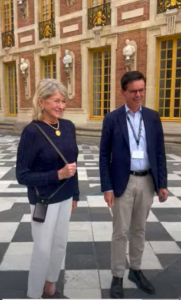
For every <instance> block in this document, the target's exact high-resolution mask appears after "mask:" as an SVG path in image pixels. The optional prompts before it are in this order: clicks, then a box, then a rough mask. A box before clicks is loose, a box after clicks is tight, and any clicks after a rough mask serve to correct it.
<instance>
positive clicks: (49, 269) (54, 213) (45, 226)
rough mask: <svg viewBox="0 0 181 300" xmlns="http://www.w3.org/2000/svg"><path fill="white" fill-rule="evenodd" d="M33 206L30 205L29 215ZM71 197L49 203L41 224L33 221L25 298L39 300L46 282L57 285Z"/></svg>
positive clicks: (67, 227)
mask: <svg viewBox="0 0 181 300" xmlns="http://www.w3.org/2000/svg"><path fill="white" fill-rule="evenodd" d="M34 208H35V206H34V205H31V215H33V211H34ZM71 208H72V198H71V199H68V200H65V201H62V202H60V203H55V204H50V205H49V206H48V210H47V215H46V219H45V222H44V223H38V222H35V221H33V220H32V222H31V226H32V236H33V241H34V246H33V253H32V257H31V263H30V271H29V278H28V293H27V295H28V297H30V298H35V299H36V298H40V297H41V296H42V293H43V289H44V285H45V282H46V280H47V281H50V282H56V281H57V280H58V277H59V273H60V269H61V266H62V263H63V259H64V256H65V252H66V247H67V239H68V230H69V220H70V215H71Z"/></svg>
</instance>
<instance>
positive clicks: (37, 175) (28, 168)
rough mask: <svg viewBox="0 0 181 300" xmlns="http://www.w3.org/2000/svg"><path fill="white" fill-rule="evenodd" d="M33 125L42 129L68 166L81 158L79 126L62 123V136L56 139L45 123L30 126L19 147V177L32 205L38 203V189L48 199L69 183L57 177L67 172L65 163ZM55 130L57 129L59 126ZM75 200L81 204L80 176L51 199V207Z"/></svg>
mask: <svg viewBox="0 0 181 300" xmlns="http://www.w3.org/2000/svg"><path fill="white" fill-rule="evenodd" d="M33 123H37V124H38V125H39V126H41V128H42V129H43V130H44V131H45V132H46V134H47V135H48V136H49V137H50V138H51V140H52V141H53V142H54V143H55V145H56V146H57V147H58V149H59V150H60V151H61V152H62V154H63V155H64V157H65V158H66V160H67V161H68V163H73V162H77V157H78V147H77V143H76V135H75V126H74V124H73V123H72V122H71V121H68V120H65V119H60V120H59V129H60V131H61V135H60V136H56V135H55V130H54V129H53V128H51V127H50V126H49V125H47V124H46V123H44V122H41V121H33V122H31V123H30V124H29V125H27V126H26V127H25V129H24V130H23V132H22V135H21V139H20V143H19V146H18V152H17V163H16V177H17V181H18V182H19V184H22V185H25V186H27V188H28V199H29V202H30V204H35V203H36V202H37V201H38V198H37V195H36V192H35V187H36V188H37V189H38V192H39V194H40V196H41V197H45V198H47V197H49V196H50V195H51V194H53V193H54V191H55V190H56V189H57V188H58V187H59V186H60V185H62V184H63V183H64V182H65V179H64V180H59V179H58V174H57V171H58V170H59V169H61V168H63V167H64V166H65V163H64V162H63V160H62V159H61V158H60V156H59V155H58V154H57V152H56V151H55V149H54V148H53V147H52V145H50V144H49V142H48V141H47V140H46V138H45V137H44V136H43V135H42V133H41V132H40V131H39V130H38V128H37V127H36V126H34V125H33ZM52 125H53V124H52ZM54 126H55V127H56V125H54ZM71 197H73V199H74V200H76V201H78V200H79V187H78V176H77V172H76V174H75V175H74V176H73V177H71V178H70V180H69V181H67V183H66V184H65V185H64V186H63V187H62V188H61V189H60V191H59V192H58V193H57V194H56V195H55V196H54V197H53V198H52V199H51V202H50V204H51V203H57V202H61V201H64V200H67V199H69V198H71Z"/></svg>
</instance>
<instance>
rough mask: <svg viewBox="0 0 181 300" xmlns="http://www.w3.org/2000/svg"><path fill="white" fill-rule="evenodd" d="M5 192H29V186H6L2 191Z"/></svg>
mask: <svg viewBox="0 0 181 300" xmlns="http://www.w3.org/2000/svg"><path fill="white" fill-rule="evenodd" d="M2 192H3V193H11V194H15V195H16V193H26V192H27V188H9V187H8V188H6V189H4V190H3V191H2Z"/></svg>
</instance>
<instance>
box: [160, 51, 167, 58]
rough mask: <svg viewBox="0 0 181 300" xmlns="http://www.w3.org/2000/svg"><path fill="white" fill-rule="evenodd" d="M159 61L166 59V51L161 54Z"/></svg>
mask: <svg viewBox="0 0 181 300" xmlns="http://www.w3.org/2000/svg"><path fill="white" fill-rule="evenodd" d="M161 59H166V51H162V52H161Z"/></svg>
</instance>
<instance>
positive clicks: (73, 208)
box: [72, 200, 77, 212]
mask: <svg viewBox="0 0 181 300" xmlns="http://www.w3.org/2000/svg"><path fill="white" fill-rule="evenodd" d="M76 208H77V201H75V200H73V201H72V212H73V211H74V210H75V209H76Z"/></svg>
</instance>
